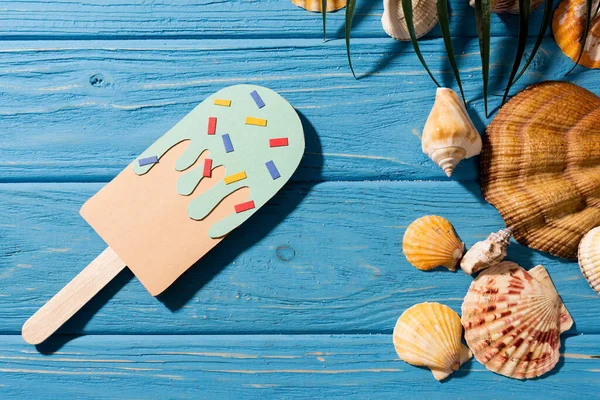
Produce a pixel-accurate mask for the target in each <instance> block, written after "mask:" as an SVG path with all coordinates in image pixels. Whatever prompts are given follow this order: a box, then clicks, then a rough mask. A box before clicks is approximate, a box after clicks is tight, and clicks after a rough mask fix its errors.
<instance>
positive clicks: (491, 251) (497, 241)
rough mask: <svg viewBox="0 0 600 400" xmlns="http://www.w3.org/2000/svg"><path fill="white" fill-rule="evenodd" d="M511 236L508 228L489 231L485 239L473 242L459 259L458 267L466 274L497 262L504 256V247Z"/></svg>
mask: <svg viewBox="0 0 600 400" xmlns="http://www.w3.org/2000/svg"><path fill="white" fill-rule="evenodd" d="M511 236H512V231H511V230H510V229H501V230H499V231H498V232H494V233H491V234H490V235H489V236H488V237H487V239H486V240H482V241H481V242H477V243H475V244H474V245H473V247H471V248H470V249H469V250H468V251H467V252H466V254H465V255H464V257H463V258H462V260H461V261H460V268H462V270H463V271H465V273H466V274H467V275H471V274H473V273H475V272H478V271H481V270H483V269H485V268H489V267H491V266H493V265H496V264H498V263H499V262H500V261H502V260H504V257H506V248H507V247H508V244H509V243H510V238H511Z"/></svg>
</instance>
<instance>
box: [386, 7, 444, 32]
mask: <svg viewBox="0 0 600 400" xmlns="http://www.w3.org/2000/svg"><path fill="white" fill-rule="evenodd" d="M412 9H413V25H414V27H415V35H416V36H417V38H420V37H421V36H424V35H426V34H427V33H428V32H429V31H430V30H431V29H433V27H434V26H435V24H437V22H438V16H437V7H436V2H435V0H412ZM381 25H382V26H383V30H384V31H385V33H387V34H388V35H390V36H391V37H393V38H394V39H396V40H410V34H409V33H408V27H407V25H406V20H405V19H404V9H403V8H402V0H383V16H382V17H381Z"/></svg>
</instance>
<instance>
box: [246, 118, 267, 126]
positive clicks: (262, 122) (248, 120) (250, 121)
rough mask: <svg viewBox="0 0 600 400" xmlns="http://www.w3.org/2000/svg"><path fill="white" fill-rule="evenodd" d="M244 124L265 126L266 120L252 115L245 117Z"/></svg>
mask: <svg viewBox="0 0 600 400" xmlns="http://www.w3.org/2000/svg"><path fill="white" fill-rule="evenodd" d="M246 125H257V126H267V120H266V119H260V118H254V117H246Z"/></svg>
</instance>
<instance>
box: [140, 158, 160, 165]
mask: <svg viewBox="0 0 600 400" xmlns="http://www.w3.org/2000/svg"><path fill="white" fill-rule="evenodd" d="M157 162H158V157H156V156H152V157H146V158H140V159H139V160H138V163H139V164H140V167H143V166H144V165H148V164H156V163H157Z"/></svg>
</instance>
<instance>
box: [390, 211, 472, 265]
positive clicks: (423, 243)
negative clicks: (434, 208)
mask: <svg viewBox="0 0 600 400" xmlns="http://www.w3.org/2000/svg"><path fill="white" fill-rule="evenodd" d="M402 251H403V252H404V256H406V259H407V260H408V262H410V263H411V264H412V265H414V266H415V267H416V268H418V269H420V270H423V271H427V270H430V269H433V268H436V267H439V266H444V267H446V268H448V269H449V270H451V271H454V270H455V269H456V264H458V260H460V258H461V256H462V255H463V252H464V251H465V244H464V243H463V242H461V241H460V239H459V238H458V237H457V236H456V234H455V233H454V228H453V227H452V224H450V222H448V220H447V219H445V218H442V217H438V216H437V215H428V216H425V217H421V218H419V219H417V220H415V221H413V223H411V224H410V225H409V226H408V228H407V229H406V232H405V233H404V238H403V239H402Z"/></svg>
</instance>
